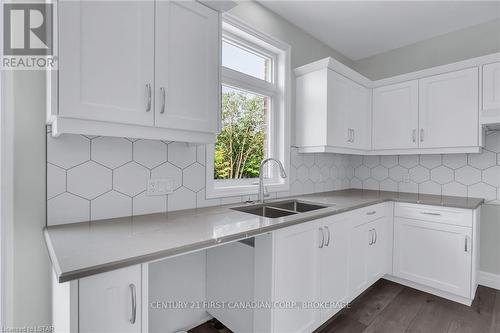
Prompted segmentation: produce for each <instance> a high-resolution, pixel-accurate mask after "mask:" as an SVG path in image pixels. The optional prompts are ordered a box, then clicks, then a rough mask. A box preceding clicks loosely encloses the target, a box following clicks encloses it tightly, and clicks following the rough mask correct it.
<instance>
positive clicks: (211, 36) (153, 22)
mask: <svg viewBox="0 0 500 333" xmlns="http://www.w3.org/2000/svg"><path fill="white" fill-rule="evenodd" d="M57 17H58V24H57V27H58V28H57V42H58V49H59V54H58V57H59V70H58V71H53V72H52V73H50V74H49V76H48V80H49V82H48V84H49V94H50V96H49V97H48V98H49V114H48V123H50V124H52V126H53V129H52V133H53V135H55V136H57V135H59V134H62V133H74V134H88V135H105V136H124V137H140V138H149V139H165V140H176V141H192V142H208V143H209V142H214V141H215V133H216V131H217V127H218V122H219V120H218V119H219V99H220V88H219V82H220V80H219V68H220V24H221V23H220V15H219V13H218V12H217V11H215V10H213V9H211V8H209V7H206V6H205V5H203V4H201V3H199V2H196V1H123V2H114V1H60V2H59V5H58V15H57Z"/></svg>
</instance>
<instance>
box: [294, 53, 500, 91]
mask: <svg viewBox="0 0 500 333" xmlns="http://www.w3.org/2000/svg"><path fill="white" fill-rule="evenodd" d="M498 61H500V52H499V53H493V54H489V55H485V56H481V57H476V58H471V59H467V60H462V61H457V62H454V63H451V64H446V65H442V66H436V67H431V68H426V69H423V70H420V71H415V72H411V73H405V74H401V75H397V76H393V77H389V78H385V79H380V80H375V81H372V80H370V79H368V78H367V77H365V76H363V75H361V74H360V73H358V72H356V71H355V70H353V69H352V68H350V67H348V66H346V65H344V64H342V63H341V62H339V61H337V60H335V59H333V58H324V59H321V60H318V61H315V62H312V63H310V64H307V65H304V66H300V67H297V68H295V69H294V73H295V75H296V76H302V75H304V74H307V73H311V72H314V71H317V70H320V69H324V68H329V69H331V70H333V71H335V72H337V73H339V74H341V75H343V76H345V77H347V78H348V79H350V80H353V81H354V82H357V83H359V84H361V85H363V86H365V87H367V88H377V87H382V86H387V85H390V84H395V83H400V82H405V81H411V80H417V79H421V78H424V77H428V76H433V75H438V74H444V73H448V72H453V71H457V70H461V69H466V68H470V67H479V66H482V65H486V64H489V63H493V62H498Z"/></svg>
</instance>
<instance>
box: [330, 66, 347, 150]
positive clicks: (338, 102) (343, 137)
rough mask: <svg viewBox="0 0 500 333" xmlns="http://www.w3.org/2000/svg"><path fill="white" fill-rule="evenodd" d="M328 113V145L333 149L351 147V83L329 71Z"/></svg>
mask: <svg viewBox="0 0 500 333" xmlns="http://www.w3.org/2000/svg"><path fill="white" fill-rule="evenodd" d="M327 85H328V97H327V100H328V107H327V109H328V111H327V132H328V140H327V145H328V146H333V147H350V146H351V143H350V141H349V138H350V136H349V135H350V133H349V129H348V127H349V125H348V121H349V118H348V112H349V87H350V81H349V80H348V79H347V78H346V77H344V76H342V75H340V74H338V73H337V72H334V71H332V70H328V82H327Z"/></svg>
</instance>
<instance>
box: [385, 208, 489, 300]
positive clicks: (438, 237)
mask: <svg viewBox="0 0 500 333" xmlns="http://www.w3.org/2000/svg"><path fill="white" fill-rule="evenodd" d="M417 213H420V216H418V215H417ZM476 217H477V216H476V215H475V214H471V211H466V210H460V209H457V210H454V209H447V208H442V209H435V208H430V207H419V206H411V205H404V204H399V205H398V206H396V217H395V220H394V264H393V265H394V266H393V267H394V275H395V276H396V277H398V278H402V279H405V280H408V281H412V282H415V283H418V284H420V285H423V286H426V287H430V288H433V289H435V290H439V291H441V292H446V293H451V294H454V295H458V296H460V297H463V298H465V299H469V300H471V301H472V299H473V298H474V294H475V291H476V287H477V282H476V281H475V278H474V276H475V275H476V272H475V270H476V267H477V263H478V259H479V256H478V250H479V248H478V246H477V244H476V242H477V239H478V236H479V235H478V228H477V221H476ZM474 240H476V241H474ZM473 275H474V276H473Z"/></svg>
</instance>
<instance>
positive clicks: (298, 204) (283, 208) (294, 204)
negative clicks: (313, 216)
mask: <svg viewBox="0 0 500 333" xmlns="http://www.w3.org/2000/svg"><path fill="white" fill-rule="evenodd" d="M326 207H328V206H324V205H318V204H312V203H307V202H304V201H299V200H285V201H276V202H269V203H264V204H257V205H251V206H243V207H236V208H233V209H234V210H237V211H240V212H244V213H248V214H253V215H258V216H263V217H269V218H278V217H283V216H288V215H295V214H299V213H305V212H310V211H313V210H318V209H322V208H326Z"/></svg>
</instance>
